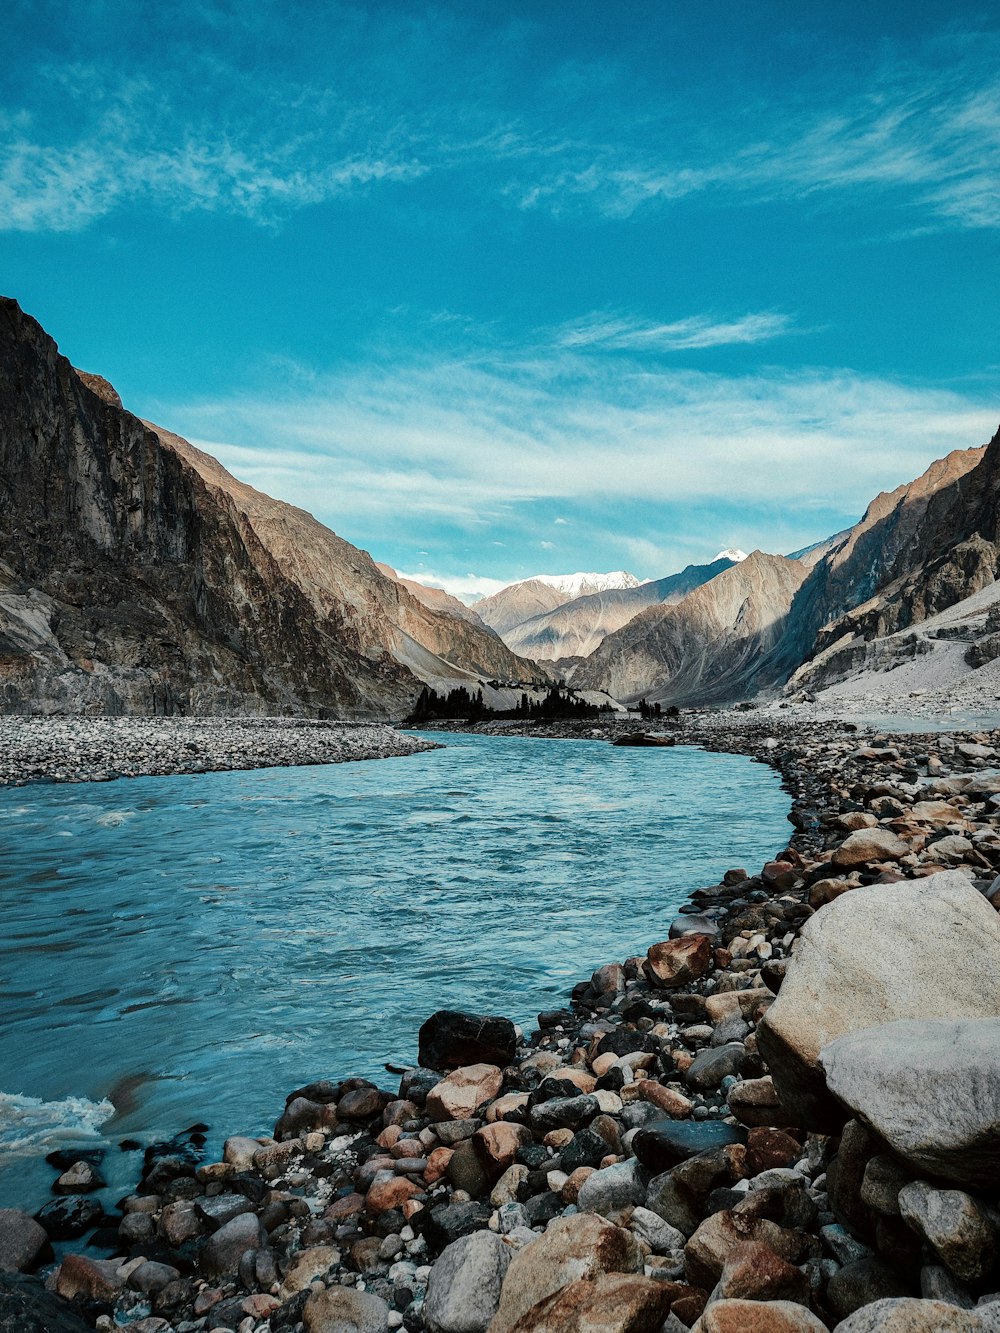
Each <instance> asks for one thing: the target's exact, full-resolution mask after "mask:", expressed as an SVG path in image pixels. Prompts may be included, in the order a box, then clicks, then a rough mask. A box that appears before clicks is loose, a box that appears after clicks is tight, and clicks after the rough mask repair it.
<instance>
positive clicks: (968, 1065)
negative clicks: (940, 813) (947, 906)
mask: <svg viewBox="0 0 1000 1333" xmlns="http://www.w3.org/2000/svg"><path fill="white" fill-rule="evenodd" d="M932 878H934V879H937V878H939V876H936V875H935V876H933V877H932ZM857 892H859V891H858V890H856V891H855V895H856V893H857ZM970 892H971V893H972V894H973V896H974V897H975V898H976V899H977V901H979V902H982V901H983V900H982V899H981V898H979V895H978V894H976V893H975V891H974V890H970ZM855 895H852V897H853V896H855ZM984 905H985V904H984ZM986 910H987V912H988V914H989V915H990V916H991V917H992V918H994V919H995V920H1000V916H998V914H997V913H996V912H994V911H993V910H992V909H991V908H989V907H987V909H986ZM815 919H816V918H813V920H815ZM977 970H978V968H977ZM986 971H987V969H986V965H985V963H984V964H983V967H982V970H981V971H979V977H980V981H981V982H982V985H983V988H987V989H988V987H989V985H990V984H992V979H988V978H987V976H986ZM996 971H997V975H998V976H1000V966H998V967H997V969H996ZM985 1007H986V1005H985V1004H984V1008H985ZM822 1065H823V1068H824V1070H825V1071H826V1077H827V1080H828V1082H829V1086H830V1089H831V1090H832V1091H833V1092H834V1093H835V1094H836V1095H837V1097H838V1098H839V1099H840V1101H841V1102H842V1103H843V1104H844V1105H845V1106H849V1107H851V1109H852V1110H853V1111H854V1112H855V1113H856V1114H857V1115H859V1116H860V1117H861V1118H862V1119H863V1120H864V1121H866V1122H867V1123H868V1124H869V1125H871V1126H872V1128H873V1129H875V1130H876V1132H877V1133H878V1134H879V1135H881V1137H882V1138H883V1139H885V1141H886V1142H887V1143H888V1144H889V1146H890V1147H891V1148H892V1149H893V1151H894V1152H896V1153H897V1154H898V1155H899V1156H900V1157H902V1158H903V1159H904V1160H905V1161H907V1162H908V1163H910V1165H911V1166H913V1167H914V1168H915V1169H916V1170H918V1171H920V1172H926V1173H927V1174H929V1175H935V1176H941V1177H943V1178H944V1179H945V1180H949V1181H955V1182H956V1183H957V1184H961V1185H972V1186H974V1187H976V1188H982V1187H984V1186H988V1185H997V1184H1000V1112H998V1109H997V1108H998V1107H1000V1019H997V1018H970V1019H951V1018H936V1019H933V1018H932V1019H925V1020H923V1021H899V1022H895V1023H887V1024H884V1025H880V1026H878V1027H869V1028H867V1029H866V1030H864V1031H859V1032H854V1033H852V1034H850V1035H849V1036H844V1037H841V1038H840V1039H839V1040H837V1041H834V1042H832V1043H831V1044H830V1045H829V1046H827V1047H825V1048H824V1049H823V1054H822Z"/></svg>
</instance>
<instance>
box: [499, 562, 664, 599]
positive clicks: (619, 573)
mask: <svg viewBox="0 0 1000 1333" xmlns="http://www.w3.org/2000/svg"><path fill="white" fill-rule="evenodd" d="M522 582H525V583H544V584H545V585H546V586H547V587H549V588H555V589H556V591H557V592H561V593H563V594H564V595H565V596H566V597H567V598H574V597H586V596H588V595H589V594H590V593H594V592H608V591H609V590H610V589H612V588H638V586H639V580H638V579H637V578H636V576H635V575H634V574H629V573H628V571H627V570H624V569H615V570H612V571H611V573H609V574H533V575H532V577H531V578H530V579H524V580H522Z"/></svg>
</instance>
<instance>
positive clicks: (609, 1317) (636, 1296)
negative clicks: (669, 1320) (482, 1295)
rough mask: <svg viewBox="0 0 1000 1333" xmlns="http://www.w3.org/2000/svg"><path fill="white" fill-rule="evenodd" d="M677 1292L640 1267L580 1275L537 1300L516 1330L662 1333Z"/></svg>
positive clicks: (534, 1332)
mask: <svg viewBox="0 0 1000 1333" xmlns="http://www.w3.org/2000/svg"><path fill="white" fill-rule="evenodd" d="M672 1299H673V1293H672V1292H671V1291H670V1289H669V1287H667V1286H666V1284H665V1283H663V1282H656V1281H654V1280H653V1279H652V1278H648V1277H641V1276H640V1275H638V1274H636V1273H601V1274H599V1275H598V1276H597V1277H596V1278H578V1279H577V1280H576V1281H575V1282H570V1283H568V1284H567V1285H566V1286H564V1287H562V1288H561V1289H560V1290H559V1291H556V1292H553V1294H552V1295H550V1296H547V1297H546V1298H545V1299H544V1300H541V1301H539V1302H538V1303H537V1304H536V1305H533V1306H532V1307H531V1309H530V1310H528V1311H527V1312H526V1313H525V1314H524V1315H522V1316H521V1318H520V1319H519V1320H518V1321H517V1323H516V1324H515V1325H514V1327H513V1329H512V1333H658V1331H659V1329H660V1327H661V1325H662V1324H663V1321H664V1319H665V1318H666V1316H667V1315H668V1314H669V1312H670V1304H671V1300H672Z"/></svg>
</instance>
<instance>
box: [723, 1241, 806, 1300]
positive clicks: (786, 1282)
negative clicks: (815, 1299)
mask: <svg viewBox="0 0 1000 1333" xmlns="http://www.w3.org/2000/svg"><path fill="white" fill-rule="evenodd" d="M712 1299H713V1300H746V1301H797V1302H798V1303H799V1304H800V1305H805V1304H807V1303H808V1300H809V1279H808V1278H807V1277H806V1275H805V1273H804V1272H803V1271H802V1269H801V1268H796V1266H795V1265H794V1264H790V1263H789V1262H788V1260H787V1259H783V1258H782V1257H781V1255H780V1254H776V1253H775V1252H774V1250H773V1249H772V1248H771V1246H770V1245H768V1244H767V1242H766V1241H759V1240H758V1241H746V1242H745V1243H744V1244H743V1245H738V1246H737V1247H736V1248H735V1249H734V1250H732V1251H731V1252H730V1253H729V1254H728V1255H727V1256H726V1261H725V1263H724V1264H723V1266H722V1273H721V1275H720V1277H719V1281H718V1283H717V1284H716V1287H715V1290H714V1291H713V1292H712Z"/></svg>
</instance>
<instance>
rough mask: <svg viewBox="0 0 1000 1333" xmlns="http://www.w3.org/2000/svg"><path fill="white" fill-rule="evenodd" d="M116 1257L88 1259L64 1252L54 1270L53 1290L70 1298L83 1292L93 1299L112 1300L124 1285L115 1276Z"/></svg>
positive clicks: (65, 1297)
mask: <svg viewBox="0 0 1000 1333" xmlns="http://www.w3.org/2000/svg"><path fill="white" fill-rule="evenodd" d="M120 1263H121V1260H119V1259H88V1258H87V1257H86V1256H85V1255H83V1254H67V1255H66V1256H65V1257H64V1259H63V1261H62V1263H61V1264H60V1265H59V1269H58V1271H57V1272H56V1294H57V1295H58V1296H62V1297H63V1299H64V1300H67V1301H71V1300H73V1299H74V1298H75V1297H77V1296H84V1297H86V1298H88V1299H89V1300H94V1301H113V1300H115V1299H116V1297H117V1296H118V1294H119V1292H120V1291H121V1290H122V1288H123V1287H124V1285H125V1283H124V1281H123V1280H122V1279H121V1278H120V1277H119V1276H118V1268H119V1265H120Z"/></svg>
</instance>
